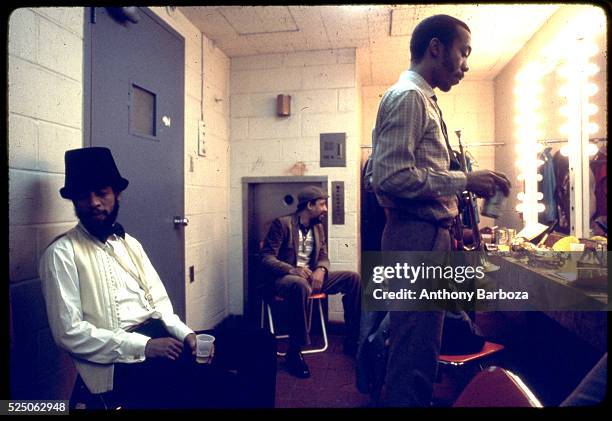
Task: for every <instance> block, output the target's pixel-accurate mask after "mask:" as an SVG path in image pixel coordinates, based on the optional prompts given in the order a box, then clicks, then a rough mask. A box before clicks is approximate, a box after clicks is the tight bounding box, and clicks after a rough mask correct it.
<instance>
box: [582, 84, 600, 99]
mask: <svg viewBox="0 0 612 421" xmlns="http://www.w3.org/2000/svg"><path fill="white" fill-rule="evenodd" d="M598 91H599V88H598V87H597V85H595V84H594V83H589V84H588V85H587V86H586V88H584V93H585V95H586V96H593V95H595V94H596V93H597V92H598Z"/></svg>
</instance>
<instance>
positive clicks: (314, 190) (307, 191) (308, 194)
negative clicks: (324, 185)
mask: <svg viewBox="0 0 612 421" xmlns="http://www.w3.org/2000/svg"><path fill="white" fill-rule="evenodd" d="M297 197H298V206H300V205H301V204H303V203H308V202H310V201H311V200H317V199H327V198H328V197H329V195H328V194H327V193H325V192H324V191H323V190H321V189H320V188H319V187H316V186H306V187H304V188H303V189H301V190H300V191H299V192H298V195H297Z"/></svg>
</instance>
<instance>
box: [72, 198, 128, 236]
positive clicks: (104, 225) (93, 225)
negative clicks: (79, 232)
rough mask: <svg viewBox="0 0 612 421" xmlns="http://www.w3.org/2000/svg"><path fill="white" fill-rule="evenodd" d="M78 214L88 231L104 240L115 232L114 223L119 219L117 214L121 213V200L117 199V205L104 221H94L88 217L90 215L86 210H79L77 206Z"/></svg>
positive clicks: (76, 211)
mask: <svg viewBox="0 0 612 421" xmlns="http://www.w3.org/2000/svg"><path fill="white" fill-rule="evenodd" d="M75 213H76V216H77V217H78V218H79V221H81V223H82V224H83V226H84V227H85V228H86V229H87V231H88V232H89V233H90V234H91V235H93V236H94V237H96V238H98V239H99V240H100V241H102V242H104V241H106V239H107V238H108V236H109V235H110V234H112V232H113V225H114V224H115V221H116V220H117V215H118V214H119V201H118V200H116V201H115V207H114V208H113V210H112V211H111V213H109V214H108V216H107V217H106V218H104V220H103V221H100V222H97V221H96V222H92V219H91V218H89V217H88V215H87V214H86V213H84V212H79V210H78V209H77V208H76V207H75Z"/></svg>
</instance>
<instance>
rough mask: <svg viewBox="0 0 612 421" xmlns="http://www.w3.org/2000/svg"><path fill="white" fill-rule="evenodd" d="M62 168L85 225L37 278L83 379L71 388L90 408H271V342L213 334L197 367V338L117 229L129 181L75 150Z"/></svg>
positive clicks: (59, 337)
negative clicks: (207, 357)
mask: <svg viewBox="0 0 612 421" xmlns="http://www.w3.org/2000/svg"><path fill="white" fill-rule="evenodd" d="M65 164H66V178H65V185H64V187H63V188H61V189H60V194H61V196H62V197H64V198H65V199H69V200H71V201H72V202H73V204H74V208H75V212H76V215H77V217H78V218H79V224H78V225H77V226H76V227H74V228H73V229H71V230H69V231H68V232H67V233H65V234H63V235H62V236H60V237H58V238H57V239H55V240H54V241H53V242H52V243H51V245H50V246H49V247H47V249H46V250H45V252H44V253H43V256H42V258H41V261H40V267H39V273H40V277H41V279H42V281H43V282H42V284H43V293H44V297H45V302H46V309H47V314H48V318H49V325H50V327H51V332H52V334H53V337H54V339H55V342H56V343H57V344H58V345H59V346H60V347H61V348H62V349H64V350H66V351H67V352H68V353H69V354H70V356H71V357H72V360H73V362H74V364H75V366H76V369H77V371H78V373H79V377H78V379H77V388H75V390H79V389H80V390H86V391H88V392H89V393H88V394H87V395H89V396H90V398H89V399H88V402H87V403H88V404H89V406H93V407H94V408H95V407H101V408H114V407H117V406H121V407H123V408H125V409H131V408H200V407H262V406H264V407H265V406H268V407H272V406H273V405H274V391H275V377H276V344H275V342H274V339H273V337H272V335H270V334H269V333H267V332H264V331H261V330H260V331H257V332H243V334H241V335H231V336H230V335H228V334H227V333H225V332H220V331H214V332H213V335H214V336H215V337H216V341H215V343H214V346H215V348H216V353H215V354H216V356H215V358H213V359H212V360H211V361H212V362H211V363H209V364H197V363H196V358H195V357H196V348H197V346H196V334H195V332H194V331H193V330H192V329H190V328H189V327H188V326H187V325H185V323H183V322H182V321H181V320H180V319H179V317H178V316H177V315H176V314H175V313H174V311H173V308H172V304H171V302H170V299H169V298H168V295H167V293H166V290H165V288H164V284H163V283H162V281H161V279H160V278H159V276H158V274H157V272H156V271H155V269H154V268H153V266H152V264H151V262H150V261H149V259H148V257H147V255H146V253H145V251H144V250H143V248H142V246H141V244H140V243H139V242H138V241H137V240H136V239H135V238H134V237H132V236H130V235H129V234H127V233H125V231H124V230H123V228H122V227H121V225H120V224H118V223H117V222H116V218H117V215H118V212H119V200H120V194H121V192H122V191H123V190H125V188H126V187H127V186H128V180H126V179H125V178H123V177H122V176H121V175H120V173H119V170H118V169H117V166H116V165H115V162H114V160H113V157H112V154H111V152H110V150H109V149H107V148H82V149H75V150H70V151H67V152H66V154H65ZM177 264H182V262H177ZM247 347H248V349H249V353H248V355H244V354H243V353H242V352H241V350H244V349H246V348H247ZM230 370H232V372H230Z"/></svg>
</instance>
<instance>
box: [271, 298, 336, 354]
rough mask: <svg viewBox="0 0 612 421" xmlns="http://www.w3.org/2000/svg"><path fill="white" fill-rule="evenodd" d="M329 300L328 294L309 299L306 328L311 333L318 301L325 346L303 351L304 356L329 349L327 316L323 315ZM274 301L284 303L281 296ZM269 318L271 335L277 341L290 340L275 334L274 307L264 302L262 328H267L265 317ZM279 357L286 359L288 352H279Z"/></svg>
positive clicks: (285, 336)
mask: <svg viewBox="0 0 612 421" xmlns="http://www.w3.org/2000/svg"><path fill="white" fill-rule="evenodd" d="M325 298H327V294H325V293H323V292H320V293H318V294H312V295H310V296H309V297H308V307H307V312H308V318H307V319H306V328H307V330H308V332H309V333H310V328H311V326H312V307H313V303H314V301H317V303H318V305H319V320H320V322H321V334H322V335H323V346H322V347H320V348H311V349H306V350H304V351H302V354H314V353H316V352H323V351H325V350H327V347H328V345H329V344H328V341H327V330H326V328H325V316H324V314H323V304H322V302H323V300H324V299H325ZM274 301H276V302H282V301H284V300H283V298H282V297H279V296H274ZM266 314H267V316H268V326H269V328H270V333H272V334H273V335H274V337H275V338H276V339H287V338H289V335H277V334H276V333H275V332H274V320H273V318H272V306H271V305H270V303H269V302H267V301H265V300H262V301H261V327H262V328H264V326H265V316H266ZM276 354H277V355H279V356H281V357H284V356H285V355H286V354H287V353H286V352H277V353H276Z"/></svg>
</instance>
